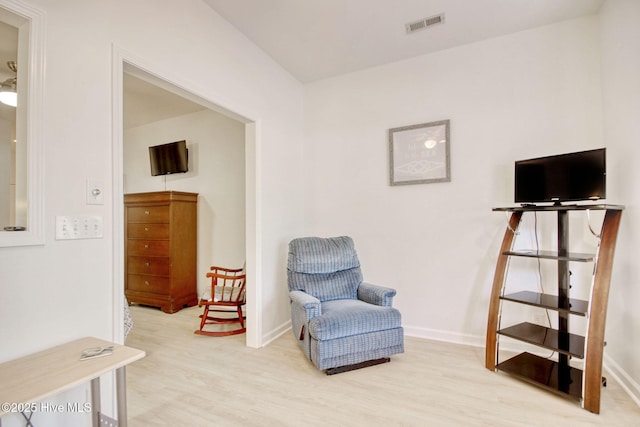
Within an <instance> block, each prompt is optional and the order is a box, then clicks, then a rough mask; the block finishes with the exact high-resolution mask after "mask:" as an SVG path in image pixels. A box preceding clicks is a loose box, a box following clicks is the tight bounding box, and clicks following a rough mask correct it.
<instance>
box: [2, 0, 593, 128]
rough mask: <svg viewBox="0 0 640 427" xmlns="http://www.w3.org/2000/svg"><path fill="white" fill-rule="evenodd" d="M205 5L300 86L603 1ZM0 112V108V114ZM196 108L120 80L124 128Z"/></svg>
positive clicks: (7, 42)
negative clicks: (414, 27) (411, 27)
mask: <svg viewBox="0 0 640 427" xmlns="http://www.w3.org/2000/svg"><path fill="white" fill-rule="evenodd" d="M203 1H204V2H205V3H207V4H208V5H209V6H210V7H211V8H212V9H214V10H215V11H217V12H218V13H219V14H220V15H222V16H223V17H224V18H225V19H226V20H227V21H229V22H230V23H231V24H232V25H234V26H235V27H236V28H237V29H238V30H239V31H240V32H242V33H244V34H245V36H246V37H247V38H249V39H250V40H251V41H253V42H254V43H255V44H256V45H258V46H259V47H260V48H261V49H262V50H264V51H265V52H266V53H267V54H269V55H270V56H271V57H272V58H273V59H274V60H275V61H276V62H278V63H279V64H280V65H281V66H282V67H283V68H284V69H286V70H287V71H288V72H289V73H291V75H293V76H294V77H295V78H296V79H298V80H299V81H300V82H302V83H308V82H312V81H315V80H319V79H323V78H328V77H332V76H336V75H340V74H345V73H349V72H353V71H357V70H360V69H365V68H369V67H375V66H378V65H382V64H386V63H390V62H394V61H400V60H403V59H407V58H411V57H415V56H419V55H424V54H427V53H431V52H435V51H438V50H443V49H449V48H452V47H455V46H460V45H462V44H466V43H473V42H476V41H480V40H485V39H488V38H491V37H498V36H501V35H505V34H509V33H513V32H516V31H522V30H525V29H528V28H534V27H537V26H542V25H547V24H551V23H554V22H559V21H562V20H566V19H572V18H576V17H579V16H583V15H589V14H594V13H596V12H598V10H599V9H600V7H601V5H602V3H604V0H234V1H230V0H203ZM441 13H444V15H445V18H444V23H442V24H438V25H434V26H432V27H430V28H427V29H424V30H420V31H416V32H414V33H412V34H406V31H405V24H407V23H410V22H414V21H418V20H421V19H424V18H428V17H431V16H434V15H437V14H441ZM5 30H9V33H7V32H5ZM13 30H15V28H14V29H13ZM11 31H12V30H11V28H4V29H3V27H2V26H0V79H2V80H4V78H6V77H5V75H7V76H8V72H9V70H8V69H7V70H5V68H6V66H4V64H5V62H6V60H5V57H6V58H9V57H10V56H15V50H13V51H9V52H5V50H6V49H7V46H13V49H15V46H16V45H17V39H14V38H13V37H14V36H12V35H11ZM7 55H8V56H7ZM7 60H8V59H7ZM3 109H5V108H4V107H3V106H0V114H1V113H2V111H1V110H3ZM202 109H204V107H202V106H201V105H198V104H195V103H193V102H191V101H188V100H186V99H184V98H183V97H180V96H178V95H175V94H173V93H171V92H170V91H167V90H165V89H161V88H159V87H158V86H155V85H153V84H150V83H148V82H146V81H144V80H141V79H138V78H136V77H134V76H131V75H128V74H125V78H124V127H125V129H129V128H131V127H136V126H140V125H143V124H146V123H151V122H154V121H158V120H163V119H167V118H170V117H176V116H180V115H184V114H190V113H193V112H196V111H200V110H202ZM7 112H9V113H10V112H11V111H7Z"/></svg>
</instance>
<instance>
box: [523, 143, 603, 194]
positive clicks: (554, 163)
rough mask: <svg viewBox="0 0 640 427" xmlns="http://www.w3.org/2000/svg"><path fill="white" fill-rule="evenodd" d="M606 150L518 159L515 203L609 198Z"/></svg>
mask: <svg viewBox="0 0 640 427" xmlns="http://www.w3.org/2000/svg"><path fill="white" fill-rule="evenodd" d="M606 177H607V169H606V149H605V148H600V149H597V150H588V151H580V152H575V153H567V154H560V155H556V156H548V157H539V158H536V159H528V160H519V161H516V162H515V186H514V187H515V191H514V199H515V202H516V203H538V202H554V203H560V202H565V201H582V200H598V199H604V198H606V195H607V194H606Z"/></svg>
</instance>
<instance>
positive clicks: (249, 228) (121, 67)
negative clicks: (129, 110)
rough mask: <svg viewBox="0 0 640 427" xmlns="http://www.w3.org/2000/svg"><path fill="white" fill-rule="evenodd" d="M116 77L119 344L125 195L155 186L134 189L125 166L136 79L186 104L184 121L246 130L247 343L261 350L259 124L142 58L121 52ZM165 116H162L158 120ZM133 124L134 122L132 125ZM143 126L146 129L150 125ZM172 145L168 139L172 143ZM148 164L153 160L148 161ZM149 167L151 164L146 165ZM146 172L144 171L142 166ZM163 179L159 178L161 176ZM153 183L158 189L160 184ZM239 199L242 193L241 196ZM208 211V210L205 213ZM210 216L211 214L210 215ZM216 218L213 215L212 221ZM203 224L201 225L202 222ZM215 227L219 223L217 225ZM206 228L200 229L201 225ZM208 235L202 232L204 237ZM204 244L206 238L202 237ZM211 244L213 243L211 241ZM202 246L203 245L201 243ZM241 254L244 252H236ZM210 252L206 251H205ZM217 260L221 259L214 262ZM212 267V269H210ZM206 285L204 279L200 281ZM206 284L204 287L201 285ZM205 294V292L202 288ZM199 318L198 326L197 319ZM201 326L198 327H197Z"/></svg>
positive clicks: (171, 184)
mask: <svg viewBox="0 0 640 427" xmlns="http://www.w3.org/2000/svg"><path fill="white" fill-rule="evenodd" d="M113 67H114V69H113V73H114V74H113V75H114V94H113V97H114V102H113V108H114V114H113V117H114V143H113V155H114V161H113V188H114V191H113V209H114V215H113V216H114V227H113V233H114V236H113V238H114V239H113V240H114V328H113V329H114V340H115V341H116V342H122V341H123V339H124V327H123V321H122V318H123V315H122V313H123V312H124V304H125V298H124V292H123V289H124V232H123V228H124V218H123V216H124V215H123V212H124V206H123V194H124V193H125V192H129V191H130V190H132V191H133V192H135V191H137V188H139V187H136V186H137V185H150V184H149V183H147V184H140V181H137V183H136V184H135V185H133V181H134V180H136V179H137V178H134V179H133V180H130V178H131V177H127V176H125V175H126V173H125V172H126V169H127V168H125V162H126V158H125V153H126V152H127V150H126V149H125V145H124V144H125V142H126V141H125V137H124V135H125V121H128V119H127V120H125V117H126V116H125V114H126V111H125V108H124V105H125V98H126V96H125V87H128V86H127V85H128V84H129V83H131V81H133V80H135V82H134V83H136V84H137V83H139V82H142V84H144V85H146V89H150V90H152V91H153V90H157V91H158V92H162V94H163V95H164V96H167V94H169V95H170V96H171V97H173V98H172V99H173V100H174V101H175V102H176V103H177V104H180V106H181V108H184V109H183V110H178V111H183V112H185V113H184V114H183V115H182V116H181V117H182V118H185V117H187V118H188V116H193V115H195V116H196V118H202V117H209V118H211V117H214V118H217V119H216V120H218V122H219V123H226V124H227V125H230V126H231V127H232V128H233V126H234V123H235V126H236V127H237V126H240V127H241V128H242V129H243V135H242V137H241V138H242V141H239V142H238V141H237V142H238V143H240V144H242V143H243V148H244V150H243V159H241V160H242V162H243V164H244V177H243V178H244V180H243V188H242V195H241V198H242V199H243V203H242V206H243V208H244V212H242V214H243V215H242V216H243V217H244V224H242V228H243V231H244V237H243V239H242V240H243V242H242V246H243V247H242V251H244V261H245V262H246V271H247V276H248V277H249V278H251V279H250V280H251V282H252V283H251V285H252V286H250V287H248V290H247V306H246V314H247V323H246V324H247V334H246V345H247V346H250V347H260V346H261V341H260V339H259V337H260V336H261V331H260V324H261V322H260V321H259V318H260V316H259V313H258V309H257V308H258V307H259V306H260V305H259V304H258V300H259V295H260V292H259V281H258V280H256V278H257V277H259V275H258V270H259V266H258V264H259V262H258V259H259V258H258V257H257V256H256V254H257V238H256V234H257V233H256V230H257V228H256V227H255V224H256V216H257V213H256V206H257V203H256V199H257V188H256V185H255V176H256V160H255V159H256V155H255V151H256V140H257V135H258V134H257V131H256V129H257V124H256V122H255V121H254V120H251V119H250V118H248V117H246V116H243V115H241V114H238V113H236V112H233V111H231V110H229V109H226V108H224V107H222V106H220V105H219V104H216V103H215V102H214V101H212V100H208V99H205V98H203V97H201V96H200V95H198V94H197V93H194V91H190V90H187V89H185V88H186V87H188V85H187V84H185V83H184V82H179V81H176V79H175V78H171V77H167V75H163V73H162V72H159V71H158V70H153V72H151V71H150V69H151V68H150V67H148V66H144V65H142V62H141V61H140V60H137V59H132V58H130V57H128V56H127V55H125V54H124V53H122V52H118V51H117V50H116V51H115V55H114V64H113ZM165 110H171V109H169V108H165ZM160 114H165V115H166V114H169V116H167V117H166V118H165V119H161V120H172V119H171V118H170V114H171V113H167V111H165V112H160ZM158 117H160V116H158ZM127 126H130V124H127ZM142 127H145V126H144V125H143V126H142ZM167 142H168V141H167ZM201 143H202V144H204V143H205V142H204V141H198V142H197V143H195V144H194V146H193V148H194V150H193V151H194V153H193V154H194V156H193V157H196V156H199V155H200V154H203V153H206V152H207V149H208V147H206V148H207V149H205V147H203V146H199V144H201ZM148 145H149V146H151V145H155V144H152V143H149V144H148ZM147 161H148V160H147ZM203 164H204V163H203V162H202V161H200V162H196V163H194V169H193V172H194V173H192V175H191V176H190V177H182V178H185V179H187V180H191V184H193V183H194V182H197V179H198V176H199V175H200V174H201V173H202V172H203V170H202V168H203V167H204V166H203ZM146 167H148V166H146ZM140 169H142V167H141V168H140ZM155 178H159V177H155ZM163 184H164V185H166V186H167V188H166V189H168V190H179V191H185V190H184V189H183V188H179V186H180V185H183V184H184V181H183V182H182V183H181V182H180V181H179V179H177V178H176V179H173V177H171V178H170V180H169V181H168V182H164V183H163ZM153 185H157V182H156V183H155V184H153ZM163 190H164V188H159V189H158V190H149V191H163ZM236 197H237V195H236ZM206 203H208V200H206V198H205V204H206ZM210 208H212V206H210V205H208V206H205V209H210ZM205 212H207V211H205ZM204 216H205V217H206V216H207V215H204ZM209 218H210V217H209ZM199 222H200V221H199ZM213 225H214V226H215V224H213ZM199 228H200V227H199ZM201 232H202V231H199V234H200V233H201ZM199 240H200V239H199ZM207 244H208V245H210V244H211V243H210V242H208V243H207ZM199 246H200V245H199ZM236 250H238V248H236ZM205 252H206V251H205ZM213 261H215V260H213ZM206 264H208V265H206ZM209 265H211V263H210V262H209V261H202V260H199V263H198V275H199V276H203V277H204V275H205V273H206V271H205V270H206V269H208V268H209ZM199 281H200V277H199ZM202 285H203V284H202V283H201V284H200V287H201V286H202ZM199 291H200V289H199ZM196 320H197V318H196V319H194V325H195V321H196ZM194 327H195V326H194Z"/></svg>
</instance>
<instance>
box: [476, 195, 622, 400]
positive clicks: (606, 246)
mask: <svg viewBox="0 0 640 427" xmlns="http://www.w3.org/2000/svg"><path fill="white" fill-rule="evenodd" d="M623 209H624V207H623V206H619V205H604V204H590V205H587V204H583V205H582V204H581V205H552V206H541V205H531V206H518V207H508V208H495V209H493V210H494V211H503V212H504V211H506V212H510V213H511V216H510V218H509V224H508V226H507V229H506V231H505V234H504V238H503V240H502V246H501V248H500V253H499V255H498V261H497V264H496V270H495V275H494V279H493V287H492V291H491V299H490V305H489V313H488V320H487V337H486V353H485V366H486V368H487V369H489V370H492V371H494V370H497V371H502V372H506V373H508V374H510V375H512V376H515V377H517V378H520V379H522V380H524V381H526V382H529V383H532V384H535V385H538V386H540V387H543V388H544V389H547V390H550V391H553V392H554V393H558V394H560V395H562V396H565V397H569V398H571V399H575V400H579V401H581V403H582V407H583V408H584V409H587V410H589V411H591V412H594V413H599V412H600V391H601V387H602V382H603V381H602V356H603V347H604V329H605V320H606V313H607V299H608V295H609V286H610V280H611V270H612V263H613V254H614V249H615V244H616V240H617V235H618V228H619V225H620V218H621V216H622V210H623ZM585 210H601V211H602V210H603V211H605V214H604V220H603V223H602V229H601V232H600V236H599V240H600V244H599V245H598V248H597V253H596V254H583V253H572V252H569V250H568V248H569V220H568V215H569V213H570V212H572V211H585ZM525 212H555V213H556V214H557V217H558V222H557V235H558V240H557V242H558V245H557V248H558V250H557V251H538V250H517V251H516V250H513V243H514V240H515V235H516V233H515V230H516V229H517V228H518V225H519V224H520V221H521V219H522V216H523V214H524V213H525ZM510 257H530V258H538V259H546V260H554V261H556V262H557V265H558V287H557V295H552V294H544V293H537V292H531V291H517V292H513V293H509V294H506V295H505V294H503V290H504V288H505V282H506V280H507V274H506V273H507V265H508V260H509V258H510ZM570 262H583V263H584V262H594V263H595V266H594V269H593V271H594V273H593V274H594V276H593V280H592V285H591V295H590V298H589V301H585V300H580V299H575V298H570V296H569V289H570V286H569V275H570V272H569V263H570ZM505 302H507V303H509V304H522V305H528V306H533V307H538V308H541V309H545V310H553V311H555V312H556V313H557V316H558V322H557V323H558V328H557V329H553V328H547V327H544V326H540V325H536V324H533V323H529V322H521V323H517V324H515V325H509V326H505V327H501V326H500V324H499V323H500V315H499V313H500V310H501V304H503V303H505ZM571 316H581V317H584V318H586V322H587V326H586V329H587V330H586V331H585V334H584V336H582V335H577V334H574V333H569V321H570V317H571ZM500 336H504V337H508V338H511V339H515V340H518V341H521V342H524V343H527V344H530V345H534V346H537V347H540V348H543V349H547V350H552V351H554V352H557V353H558V356H557V361H556V360H552V359H550V358H544V357H540V356H537V355H534V354H531V353H529V352H523V353H520V354H518V355H516V356H515V357H511V358H510V359H507V360H505V361H500V360H499V356H500V355H499V353H498V337H500ZM570 358H578V359H583V360H584V369H583V370H581V369H577V368H575V367H572V366H570V365H569V360H570Z"/></svg>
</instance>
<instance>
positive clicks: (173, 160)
mask: <svg viewBox="0 0 640 427" xmlns="http://www.w3.org/2000/svg"><path fill="white" fill-rule="evenodd" d="M149 160H150V162H151V175H152V176H158V175H169V174H172V173H184V172H187V171H188V170H189V152H188V150H187V143H186V141H176V142H170V143H168V144H162V145H156V146H153V147H149Z"/></svg>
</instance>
